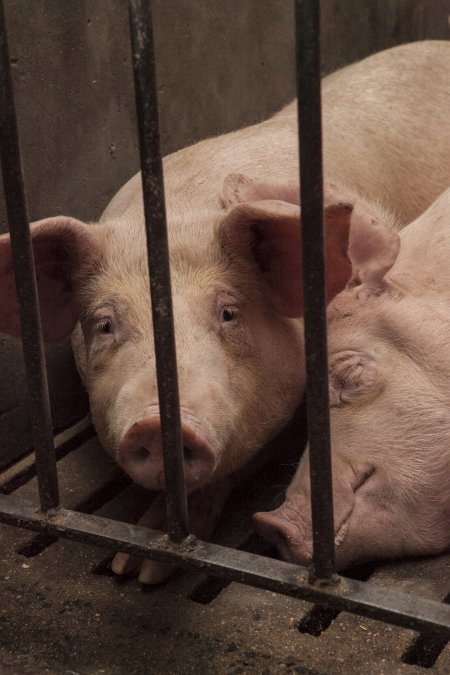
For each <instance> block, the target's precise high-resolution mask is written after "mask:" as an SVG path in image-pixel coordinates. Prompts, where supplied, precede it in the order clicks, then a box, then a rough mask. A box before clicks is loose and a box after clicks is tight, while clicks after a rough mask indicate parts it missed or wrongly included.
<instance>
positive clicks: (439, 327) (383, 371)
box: [254, 189, 450, 568]
mask: <svg viewBox="0 0 450 675" xmlns="http://www.w3.org/2000/svg"><path fill="white" fill-rule="evenodd" d="M343 239H345V233H343ZM348 256H349V259H350V261H351V267H352V271H351V277H350V278H349V280H348V283H347V285H346V287H345V288H344V289H343V290H342V291H341V292H340V293H338V295H336V297H335V298H334V299H333V301H332V302H331V304H330V305H329V308H328V322H329V324H328V327H329V381H330V405H331V411H330V412H331V432H332V462H333V501H334V522H335V527H334V529H335V545H336V562H337V567H338V568H343V567H346V566H349V565H352V564H355V563H359V562H362V561H365V560H368V559H377V558H393V557H403V556H406V555H423V554H432V553H441V552H443V551H445V550H446V549H447V548H449V547H450V443H449V439H450V384H449V383H450V268H449V264H448V261H449V257H450V189H449V190H447V191H446V192H444V194H443V195H442V196H441V197H439V199H438V200H437V201H436V202H435V203H434V204H433V205H432V206H431V207H430V208H429V209H428V210H427V211H425V213H424V214H423V215H422V216H420V217H419V218H418V219H417V220H415V221H414V222H413V223H411V224H410V225H409V226H408V227H407V228H406V229H404V230H402V232H401V234H400V236H398V235H397V234H395V233H393V232H392V231H389V230H387V229H385V228H384V227H383V225H382V223H381V222H377V221H375V220H368V219H367V218H366V217H365V214H364V213H361V212H358V209H357V208H355V210H354V212H353V215H352V217H351V229H350V240H349V246H348ZM331 273H332V274H334V272H331ZM254 518H255V522H256V525H257V528H258V529H259V531H260V532H261V534H263V536H265V537H266V538H268V539H269V540H270V541H272V542H274V543H275V544H277V545H278V546H279V550H280V553H281V555H282V556H283V557H284V558H286V559H287V560H289V561H292V562H297V563H301V564H304V565H306V564H308V563H309V562H311V556H312V524H311V508H310V481H309V461H308V452H307V453H306V454H305V456H304V457H303V459H302V460H301V462H300V465H299V467H298V470H297V472H296V474H295V476H294V478H293V480H292V483H291V485H290V486H289V488H288V490H287V493H286V501H285V503H284V504H283V505H282V506H281V507H280V508H278V509H277V510H276V511H272V512H270V513H259V514H256V515H255V517H254Z"/></svg>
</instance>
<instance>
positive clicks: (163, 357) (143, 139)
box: [129, 0, 188, 541]
mask: <svg viewBox="0 0 450 675" xmlns="http://www.w3.org/2000/svg"><path fill="white" fill-rule="evenodd" d="M129 15H130V29H131V45H132V57H133V72H134V86H135V93H136V112H137V118H138V129H139V150H140V158H141V169H142V188H143V194H144V212H145V227H146V233H147V251H148V267H149V271H150V292H151V300H152V316H153V331H154V339H155V354H156V373H157V379H158V396H159V406H160V417H161V432H162V443H163V451H164V472H165V477H166V490H167V492H166V495H167V497H166V499H167V518H168V524H169V534H170V537H171V538H172V539H173V540H174V541H182V540H183V539H184V538H185V537H186V536H187V534H188V514H187V499H186V484H185V479H184V463H183V438H182V433H181V417H180V400H179V393H178V378H177V364H176V351H175V335H174V324H173V313H172V295H171V287H170V266H169V249H168V240H167V227H166V213H165V203H164V183H163V169H162V161H161V149H160V140H159V123H158V122H159V120H158V100H157V87H156V72H155V57H154V48H153V28H152V16H151V2H149V0H130V3H129Z"/></svg>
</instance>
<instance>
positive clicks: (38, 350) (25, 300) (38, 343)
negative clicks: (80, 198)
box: [0, 0, 59, 511]
mask: <svg viewBox="0 0 450 675" xmlns="http://www.w3.org/2000/svg"><path fill="white" fill-rule="evenodd" d="M0 78H1V81H0V97H1V98H0V125H1V126H0V154H1V165H2V174H3V185H4V191H5V203H6V212H7V216H8V223H9V229H10V235H11V248H12V255H13V265H14V274H15V282H16V290H17V297H18V300H19V304H20V320H21V328H22V338H23V354H24V359H25V367H26V373H27V382H28V389H29V395H30V412H31V424H32V432H33V443H34V447H35V452H36V466H37V473H38V483H39V497H40V502H41V508H42V510H43V511H46V510H48V509H51V508H54V507H55V506H57V505H58V503H59V491H58V477H57V473H56V461H55V449H54V445H53V431H52V428H53V427H52V419H51V412H50V402H49V394H48V385H47V372H46V368H45V356H44V349H43V341H42V333H41V324H40V317H39V304H38V299H37V290H36V276H35V271H34V260H33V251H32V246H31V237H30V230H29V226H28V214H27V203H26V196H25V188H24V182H23V175H22V162H21V157H20V147H19V136H18V131H17V120H16V113H15V109H14V95H13V85H12V78H11V70H10V62H9V53H8V43H7V36H6V24H5V12H4V6H3V0H0Z"/></svg>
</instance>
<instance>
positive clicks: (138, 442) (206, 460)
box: [117, 417, 215, 490]
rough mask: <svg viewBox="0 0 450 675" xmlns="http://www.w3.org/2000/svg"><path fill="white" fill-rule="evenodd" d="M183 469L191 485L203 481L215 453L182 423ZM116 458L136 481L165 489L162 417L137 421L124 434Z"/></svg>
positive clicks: (149, 487) (193, 486) (158, 488)
mask: <svg viewBox="0 0 450 675" xmlns="http://www.w3.org/2000/svg"><path fill="white" fill-rule="evenodd" d="M182 435H183V453H184V473H185V479H186V485H187V487H188V488H191V489H192V488H195V487H199V486H201V485H203V484H204V483H205V481H206V480H207V479H208V478H209V476H210V475H211V473H212V471H213V469H214V465H215V456H214V453H213V451H212V449H211V448H210V446H209V444H208V442H207V441H206V440H205V438H203V437H202V436H201V435H200V434H199V432H198V431H194V430H193V429H192V428H191V427H189V426H188V425H186V424H183V425H182ZM117 461H118V463H119V464H120V466H121V467H122V469H123V470H124V471H125V472H126V473H127V474H128V475H129V476H131V478H133V480H134V481H136V483H139V484H140V485H142V486H143V487H146V488H148V489H149V490H164V489H165V476H164V456H163V449H162V438H161V422H160V419H159V417H152V418H148V419H142V420H139V421H138V422H135V423H134V424H133V425H132V426H131V427H130V429H129V430H128V431H127V432H126V434H125V436H124V437H123V438H122V440H121V442H120V443H119V446H118V449H117Z"/></svg>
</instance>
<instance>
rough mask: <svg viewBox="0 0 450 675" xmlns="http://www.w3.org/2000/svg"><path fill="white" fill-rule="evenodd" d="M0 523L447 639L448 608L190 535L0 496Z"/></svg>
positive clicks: (448, 606) (449, 607)
mask: <svg viewBox="0 0 450 675" xmlns="http://www.w3.org/2000/svg"><path fill="white" fill-rule="evenodd" d="M0 522H4V523H7V524H8V525H18V526H19V527H25V528H28V529H31V530H37V531H40V532H42V531H43V532H45V533H47V534H50V535H55V536H64V537H67V538H69V539H73V540H76V541H82V542H86V543H89V544H95V545H97V546H107V547H110V548H113V547H116V546H118V545H119V544H120V548H121V550H122V551H124V552H126V553H130V554H131V555H139V556H144V557H148V558H152V559H156V560H160V561H162V562H165V563H171V564H175V565H178V566H181V567H187V568H195V569H198V570H201V571H202V572H205V573H207V574H211V575H214V576H219V577H221V578H224V579H227V580H232V581H237V582H239V583H245V584H248V585H250V586H255V587H257V588H263V589H266V590H269V591H273V592H276V593H282V594H284V595H290V596H292V597H295V598H300V599H302V600H306V601H308V602H315V603H320V604H322V605H327V606H328V607H332V608H335V609H338V610H343V611H349V612H354V613H355V614H360V615H361V616H366V617H368V618H371V619H378V620H381V621H386V622H388V623H392V624H394V625H397V626H403V627H405V628H411V629H413V630H420V631H424V632H430V631H431V632H433V633H434V634H435V635H439V636H441V637H443V638H446V639H448V638H450V605H446V604H444V603H441V602H436V601H433V600H425V599H423V598H419V597H416V596H413V595H410V594H408V593H402V592H399V591H393V590H390V589H389V590H388V589H384V588H380V587H379V586H375V585H373V584H369V583H367V582H361V581H356V580H354V579H347V578H346V577H339V580H340V583H339V584H336V585H330V584H325V585H322V584H310V583H309V574H308V570H307V569H306V568H305V567H301V566H299V565H293V564H292V563H287V562H283V561H281V560H272V559H271V558H266V557H264V556H260V555H256V554H254V553H247V552H244V551H236V550H234V549H231V548H229V547H225V546H219V545H217V544H210V543H208V542H204V541H197V540H196V539H195V537H192V536H191V537H188V538H187V539H186V540H185V541H184V542H183V543H182V544H176V543H172V542H171V541H170V540H169V538H168V536H167V535H166V534H164V533H163V532H158V531H157V530H148V529H146V528H143V527H138V526H136V525H129V524H128V523H120V522H117V521H114V520H109V519H107V518H101V517H99V516H93V515H88V514H84V513H77V512H76V511H69V510H66V509H63V508H61V507H60V508H59V509H57V510H56V511H54V512H51V513H49V514H48V515H46V514H42V513H39V512H36V510H35V506H34V504H33V503H32V502H30V501H26V500H22V499H19V498H17V497H14V496H11V495H8V496H5V495H1V494H0Z"/></svg>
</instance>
